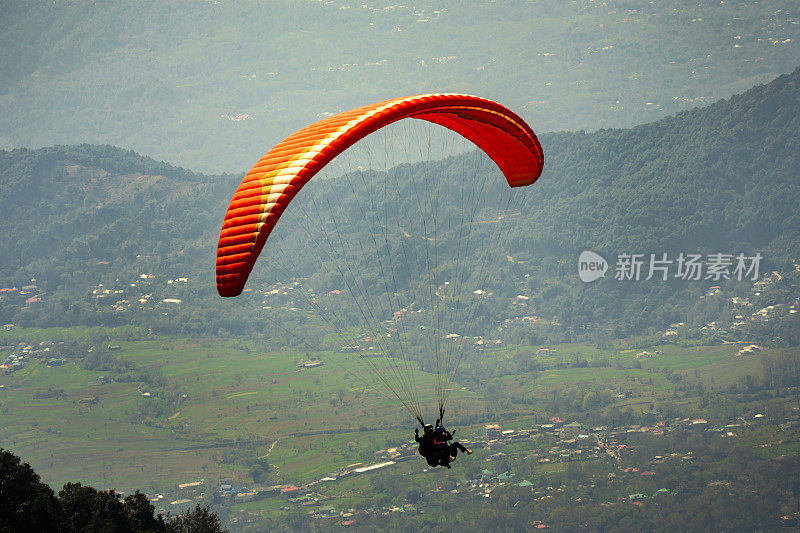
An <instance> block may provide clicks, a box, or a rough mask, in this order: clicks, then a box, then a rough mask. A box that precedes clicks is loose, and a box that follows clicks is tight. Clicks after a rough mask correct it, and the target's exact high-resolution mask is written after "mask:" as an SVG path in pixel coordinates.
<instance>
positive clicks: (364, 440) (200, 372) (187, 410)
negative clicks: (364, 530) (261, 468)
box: [0, 328, 788, 511]
mask: <svg viewBox="0 0 800 533" xmlns="http://www.w3.org/2000/svg"><path fill="white" fill-rule="evenodd" d="M130 334H131V330H130V329H125V328H119V329H102V328H93V329H90V328H74V329H54V330H40V329H31V330H15V331H11V332H0V346H9V347H10V346H15V345H16V344H17V343H18V342H22V341H27V342H31V343H38V342H40V341H42V340H66V341H69V340H85V339H90V338H91V339H97V338H101V339H103V342H108V343H109V344H112V343H113V344H118V345H120V346H121V350H119V351H115V352H114V355H115V356H116V357H119V358H121V359H123V360H126V361H129V362H130V363H132V365H133V367H134V369H135V371H136V372H140V373H143V374H146V376H147V380H148V381H132V382H116V381H113V382H109V383H105V384H100V385H98V384H96V383H93V382H96V381H97V379H98V378H99V377H100V376H106V377H113V376H110V375H109V373H108V372H104V371H86V370H82V369H81V368H79V366H78V365H77V364H76V363H75V362H69V363H67V364H65V365H63V366H58V367H52V368H48V367H47V366H46V365H45V364H44V363H43V362H41V361H37V360H33V361H28V362H27V363H26V365H25V368H24V369H22V370H19V371H17V372H15V373H13V374H10V375H0V384H4V385H6V387H5V388H4V389H2V390H0V443H2V446H3V447H4V448H7V449H9V450H11V451H13V452H14V453H16V454H18V455H20V456H21V457H22V458H23V460H25V461H27V462H30V463H31V465H32V466H33V467H34V468H35V469H36V471H37V472H39V473H40V474H41V475H42V476H43V478H44V479H45V481H47V482H49V483H51V484H52V485H53V486H55V487H57V488H58V487H60V485H61V484H62V483H64V482H66V481H81V482H85V483H89V484H92V485H94V486H97V487H115V488H117V489H119V490H122V491H126V492H130V491H132V490H134V489H136V488H140V489H143V490H145V491H147V492H149V493H154V492H163V491H168V490H170V489H172V488H174V486H175V484H177V483H184V482H188V481H194V480H197V479H201V478H202V479H207V480H213V482H214V483H216V482H217V481H218V480H221V479H226V480H230V481H232V482H235V483H240V484H245V485H246V484H250V485H252V483H253V481H252V479H251V478H250V477H249V474H248V467H247V466H246V461H242V460H241V459H242V458H243V457H245V458H246V457H250V458H254V457H263V458H266V460H267V461H268V462H269V463H270V464H271V465H273V466H274V467H275V468H276V469H277V470H276V474H277V475H278V477H279V479H281V480H284V481H287V482H292V483H304V482H309V481H312V480H315V479H319V478H320V477H322V476H324V475H325V474H326V473H327V472H330V471H332V470H334V469H336V468H339V467H342V466H346V465H348V464H352V463H357V462H363V463H366V464H368V463H370V462H372V461H374V455H373V454H374V452H375V451H376V450H378V449H381V448H386V447H388V446H395V445H398V444H401V443H403V442H407V441H408V440H409V439H410V438H411V436H412V434H411V431H412V429H413V427H414V423H413V421H412V420H411V417H409V416H408V415H407V414H406V413H404V412H403V411H402V410H401V409H399V408H398V406H397V402H396V401H395V400H393V399H387V398H384V397H381V396H379V395H378V394H377V393H376V392H375V391H373V390H370V388H369V387H368V385H369V384H370V383H373V382H374V383H377V381H376V378H375V376H374V375H372V374H370V372H369V368H367V367H366V365H365V364H363V361H361V362H358V361H356V362H355V363H357V364H355V363H354V361H353V359H352V357H353V356H352V355H348V354H342V353H332V352H326V353H321V354H314V355H315V356H316V357H321V358H322V360H323V361H324V362H325V365H324V366H322V367H318V368H313V369H306V370H297V368H296V365H295V360H298V359H302V358H304V357H305V356H306V354H304V353H300V352H291V351H279V352H275V351H272V350H270V349H269V347H265V346H260V345H258V344H257V343H255V342H253V341H249V340H239V339H237V340H220V339H210V338H209V339H167V338H157V339H153V340H144V341H130V340H124V339H125V338H131V336H130ZM553 348H555V354H554V355H552V356H547V357H544V358H542V360H543V361H545V362H556V363H558V362H563V363H567V364H569V363H570V362H572V361H574V360H576V359H588V360H589V361H595V360H598V361H608V362H609V364H610V365H611V366H601V367H598V368H591V367H588V368H572V367H566V368H552V369H549V370H545V371H542V372H537V373H532V374H521V375H514V376H512V375H507V376H505V377H501V378H497V379H492V380H487V383H484V384H483V385H487V384H488V383H490V382H496V383H498V384H499V387H500V388H499V392H495V394H496V395H497V396H498V397H499V400H498V399H496V398H495V399H492V400H488V401H487V400H485V399H484V393H483V391H477V392H473V391H468V390H463V389H461V388H460V387H458V386H456V387H454V391H453V393H452V395H453V396H452V400H451V402H450V406H451V407H450V411H449V412H448V413H449V415H450V416H452V418H451V420H453V419H458V420H462V421H463V420H469V419H471V418H474V416H475V415H479V414H480V415H485V414H486V413H490V416H494V415H497V416H501V418H504V419H505V420H507V421H508V422H507V423H504V427H507V428H517V429H523V428H524V427H526V426H527V425H529V424H532V423H534V421H535V420H536V417H535V416H534V415H533V414H532V413H534V412H536V413H541V414H544V415H547V416H552V415H553V414H557V413H546V412H545V408H544V405H545V403H544V402H545V401H546V400H547V398H548V397H551V396H552V395H553V394H561V393H567V392H569V393H570V394H572V393H574V391H575V390H581V391H585V390H599V389H609V388H610V389H614V390H632V391H634V393H635V396H636V398H634V399H621V400H614V403H613V405H614V406H618V407H624V406H626V405H635V406H637V408H638V409H643V408H644V407H643V406H645V405H647V404H648V403H649V402H652V401H657V400H659V399H665V398H668V397H669V396H670V394H671V391H672V390H673V388H674V385H673V384H672V383H671V382H669V381H668V380H667V379H666V377H665V372H664V369H669V370H670V371H673V372H681V373H683V375H684V376H685V379H687V380H691V381H693V382H697V383H702V384H704V386H706V387H708V388H714V387H725V386H728V385H729V384H731V383H735V382H737V381H738V380H740V379H741V378H742V376H743V375H745V374H747V373H751V374H754V373H757V372H758V368H759V363H758V360H757V358H755V357H751V358H737V357H733V354H734V353H735V350H736V348H735V347H732V346H710V347H693V348H679V347H676V346H662V347H659V348H658V349H659V350H660V351H661V352H662V353H661V355H658V356H656V357H652V358H649V359H642V360H640V361H638V362H637V361H636V360H634V359H633V357H634V355H635V353H636V351H623V353H620V351H619V350H617V351H610V350H599V349H597V348H594V347H591V346H586V345H579V344H574V345H559V346H555V347H553ZM9 351H10V348H9V349H6V350H0V355H3V356H5V355H7V353H8V352H9ZM513 353H514V349H513V348H509V349H506V350H503V351H501V352H497V353H496V354H491V355H486V356H485V357H494V358H497V360H507V359H509V358H510V357H512V355H513ZM637 363H638V364H637ZM487 364H488V363H487ZM695 372H696V374H695ZM413 378H414V382H415V386H416V388H417V390H418V391H425V393H424V394H421V398H420V400H421V401H422V402H423V404H425V405H427V406H428V408H429V409H431V410H432V409H433V407H434V406H435V398H434V395H433V376H432V375H430V374H425V373H422V372H418V371H415V372H414V373H413ZM153 384H154V385H153ZM62 389H63V392H61V390H62ZM143 393H151V396H150V397H146V396H143ZM170 394H172V396H169V395H170ZM170 397H171V398H174V399H173V400H169V399H168V398H170ZM487 397H488V396H487ZM88 398H96V400H97V401H96V403H93V404H92V403H87V402H81V400H82V399H88ZM509 398H522V399H524V400H525V403H524V404H522V403H520V404H517V403H513V402H511V401H510V400H509ZM151 404H152V405H158V406H160V407H159V409H156V410H153V409H152V408H151V407H152V405H151ZM137 413H144V415H143V416H141V417H139V419H137V420H134V418H135V416H136V415H137ZM154 413H155V414H154ZM482 420H483V419H482ZM539 420H540V421H541V417H540V418H539ZM482 423H483V422H481V423H476V424H474V425H472V426H470V425H469V424H465V425H463V427H459V436H460V437H461V438H468V439H469V438H476V437H478V436H480V435H481V433H482ZM787 449H788V448H787ZM512 451H514V450H511V449H509V452H512ZM423 466H424V465H423ZM545 467H547V468H552V466H547V465H544V466H543V467H542V468H545ZM393 468H400V469H408V473H409V475H412V474H413V475H418V474H419V472H420V468H421V465H420V464H419V463H418V462H415V461H409V462H407V463H403V464H402V465H398V466H396V467H393ZM453 475H455V474H453ZM422 479H423V480H424V479H425V478H422ZM348 483H349V482H342V483H337V484H336V487H335V492H336V493H337V494H339V496H338V497H339V498H342V499H343V501H345V500H347V499H348V498H356V499H358V497H359V496H357V493H358V492H359V491H360V490H362V489H363V487H361V488H358V487H356V486H355V485H353V487H351V488H348V487H349V485H348ZM362 485H363V483H362ZM332 490H333V489H332ZM353 491H355V492H353ZM278 507H280V506H277V507H276V502H275V501H272V500H269V501H264V502H253V503H252V504H245V505H244V506H243V507H242V508H246V509H253V510H259V511H274V510H275V509H276V508H278Z"/></svg>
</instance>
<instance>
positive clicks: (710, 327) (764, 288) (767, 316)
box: [663, 260, 800, 356]
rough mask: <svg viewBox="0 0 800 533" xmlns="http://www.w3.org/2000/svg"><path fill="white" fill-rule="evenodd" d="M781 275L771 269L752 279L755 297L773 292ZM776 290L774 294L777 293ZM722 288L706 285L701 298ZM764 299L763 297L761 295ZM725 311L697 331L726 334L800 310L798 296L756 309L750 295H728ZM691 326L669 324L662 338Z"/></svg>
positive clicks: (799, 266) (719, 294) (720, 292)
mask: <svg viewBox="0 0 800 533" xmlns="http://www.w3.org/2000/svg"><path fill="white" fill-rule="evenodd" d="M795 269H796V270H800V260H798V261H797V262H796V263H795ZM782 279H783V276H781V274H780V273H778V272H772V273H771V274H768V275H765V276H764V277H762V278H761V279H759V280H757V281H754V282H753V285H752V287H751V292H752V293H753V296H754V297H762V296H764V295H769V294H773V292H770V291H771V289H773V288H774V287H775V286H776V284H777V283H778V282H779V281H781V280H782ZM774 294H776V298H777V297H779V296H778V295H779V294H780V293H774ZM724 296H725V291H724V288H723V287H721V286H718V285H715V286H711V287H709V288H708V289H707V290H706V291H705V293H704V294H703V295H702V296H701V298H709V297H724ZM762 299H763V298H762ZM726 305H727V308H728V311H727V313H726V316H725V317H722V318H718V319H717V320H713V321H711V322H707V323H705V324H703V325H702V326H699V329H700V332H701V333H702V334H704V335H709V336H719V335H723V336H724V335H725V334H726V333H728V332H731V331H736V330H740V331H742V330H745V328H747V326H749V325H751V324H759V323H765V322H770V321H773V320H783V319H787V318H796V317H797V313H798V311H800V298H795V299H794V300H793V301H789V302H775V303H773V304H771V305H767V306H764V307H761V308H758V309H756V308H755V305H754V304H753V302H752V301H751V298H750V297H746V296H731V297H728V298H727V302H726ZM689 329H691V327H690V326H687V325H686V324H685V323H684V322H677V323H675V324H670V326H669V327H668V328H667V329H666V330H665V331H664V333H663V337H664V338H665V339H677V338H679V337H680V336H681V335H682V333H683V332H684V331H688V330H689ZM746 348H748V346H745V349H743V350H740V351H739V353H738V354H737V355H739V356H741V355H752V354H754V353H756V352H757V351H758V350H759V348H760V347H758V346H757V345H751V346H749V348H750V349H749V350H748V349H746Z"/></svg>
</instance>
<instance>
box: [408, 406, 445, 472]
mask: <svg viewBox="0 0 800 533" xmlns="http://www.w3.org/2000/svg"><path fill="white" fill-rule="evenodd" d="M443 418H444V407H442V406H440V407H439V418H438V419H436V426H435V427H433V429H432V431H430V430H428V428H429V427H431V426H430V424H427V425H426V424H425V422H424V421H423V420H422V417H419V416H418V417H417V421H418V422H419V423H420V425H422V429H423V432H424V433H423V435H422V437H421V438H420V437H417V442H419V454H420V455H421V456H423V457H425V459H426V460H427V461H428V465H430V466H433V467H436V466H446V467H447V468H450V461H451V460H452V457H451V455H450V453H451V452H450V445H449V444H448V441H451V440H453V433H455V431H453V433H451V432H450V431H448V430H447V429H445V427H444V425H443V424H442V419H443ZM417 432H418V431H417ZM417 432H415V433H417Z"/></svg>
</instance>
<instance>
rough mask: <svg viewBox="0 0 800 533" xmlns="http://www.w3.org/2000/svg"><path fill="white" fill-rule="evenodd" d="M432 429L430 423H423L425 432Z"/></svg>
mask: <svg viewBox="0 0 800 533" xmlns="http://www.w3.org/2000/svg"><path fill="white" fill-rule="evenodd" d="M431 431H433V426H432V425H430V424H425V433H430V432H431Z"/></svg>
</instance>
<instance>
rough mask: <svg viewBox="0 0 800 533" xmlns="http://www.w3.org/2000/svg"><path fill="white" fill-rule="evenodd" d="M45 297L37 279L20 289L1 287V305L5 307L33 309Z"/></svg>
mask: <svg viewBox="0 0 800 533" xmlns="http://www.w3.org/2000/svg"><path fill="white" fill-rule="evenodd" d="M44 297H45V294H44V291H42V290H41V289H40V288H39V286H38V285H37V284H36V280H35V279H32V280H31V281H30V283H29V284H27V285H22V286H20V287H0V305H3V306H4V307H20V308H24V307H31V306H35V305H36V304H38V303H40V302H42V301H43V300H44Z"/></svg>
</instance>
